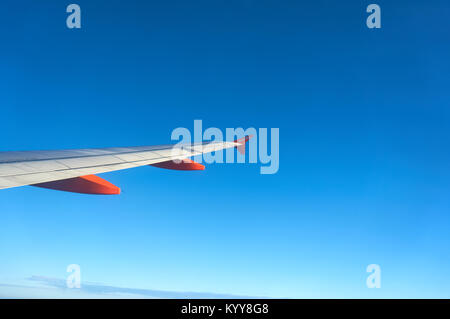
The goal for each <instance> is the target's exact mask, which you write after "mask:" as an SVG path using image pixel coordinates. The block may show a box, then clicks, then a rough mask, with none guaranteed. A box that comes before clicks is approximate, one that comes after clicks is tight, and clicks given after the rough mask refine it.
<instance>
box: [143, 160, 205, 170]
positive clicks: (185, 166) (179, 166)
mask: <svg viewBox="0 0 450 319" xmlns="http://www.w3.org/2000/svg"><path fill="white" fill-rule="evenodd" d="M149 166H155V167H159V168H165V169H174V170H178V171H202V170H204V169H205V166H204V165H202V164H200V163H197V162H194V161H193V160H190V159H188V158H186V159H184V160H181V161H180V162H179V163H176V162H174V161H167V162H161V163H155V164H150V165H149Z"/></svg>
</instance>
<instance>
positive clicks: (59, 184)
mask: <svg viewBox="0 0 450 319" xmlns="http://www.w3.org/2000/svg"><path fill="white" fill-rule="evenodd" d="M249 138H250V136H246V137H244V138H242V139H238V140H236V141H234V142H209V143H200V144H189V145H179V144H177V145H159V146H139V147H124V148H101V149H78V150H58V151H23V152H0V189H4V188H11V187H18V186H25V185H31V186H37V187H42V188H49V189H55V190H62V191H68V192H75V193H84V194H101V195H114V194H119V193H120V188H118V187H117V186H115V185H113V184H111V183H109V182H108V181H106V180H104V179H102V178H100V177H98V176H96V175H95V174H100V173H106V172H111V171H117V170H122V169H127V168H132V167H138V166H144V165H151V166H155V167H160V168H166V169H176V170H202V169H204V166H203V165H201V164H199V163H195V162H193V161H192V160H190V159H189V157H192V156H196V155H200V154H204V153H210V152H214V151H220V150H223V149H227V148H232V147H235V148H237V149H238V150H239V151H240V152H241V153H243V152H245V143H246V142H247V141H248V140H249Z"/></svg>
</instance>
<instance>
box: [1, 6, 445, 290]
mask: <svg viewBox="0 0 450 319" xmlns="http://www.w3.org/2000/svg"><path fill="white" fill-rule="evenodd" d="M372 2H373V1H372ZM372 2H370V1H252V0H245V1H238V0H235V1H219V0H214V1H210V0H208V1H206V0H205V1H197V0H195V1H185V0H183V1H173V0H169V1H146V2H144V1H111V0H108V1H92V0H89V1H84V0H83V1H81V0H77V1H76V3H78V4H79V5H80V6H81V9H82V29H81V30H69V29H67V28H66V26H65V19H66V16H67V14H66V12H65V8H66V6H67V5H68V4H69V3H70V2H66V1H22V0H18V1H7V2H5V3H2V6H1V7H2V9H1V10H0V26H1V28H0V43H1V47H0V48H1V50H0V107H1V115H2V117H1V119H2V120H1V124H2V125H1V126H0V134H1V136H2V139H0V150H2V151H8V150H36V149H66V148H88V147H109V146H133V145H152V144H165V143H170V133H171V131H172V130H173V129H174V128H176V127H180V126H183V127H187V128H192V125H193V121H194V119H202V120H203V124H204V126H205V127H209V126H215V127H218V128H221V129H225V128H227V127H239V126H242V127H250V126H252V127H257V128H259V127H279V128H280V170H279V172H278V173H277V174H275V175H260V174H259V165H255V164H235V165H227V164H213V165H208V166H207V168H206V170H205V171H203V172H175V171H167V170H162V169H157V168H153V167H142V168H137V169H132V170H125V171H120V172H114V173H108V174H104V175H102V177H104V178H106V179H108V180H109V181H111V182H112V183H114V184H116V185H118V186H119V187H121V188H122V191H123V193H122V194H121V195H120V196H115V197H114V196H113V197H101V196H86V195H78V194H70V193H64V192H56V191H49V190H44V189H36V188H32V187H22V188H15V189H8V190H2V191H0V283H1V282H2V281H3V282H10V283H11V282H12V283H14V282H15V280H17V281H20V280H22V279H24V278H28V277H30V276H32V275H38V276H48V277H52V278H62V279H64V278H65V277H66V276H67V273H66V267H67V265H69V264H72V263H75V264H79V265H80V266H81V271H82V280H83V281H90V282H99V283H105V284H108V285H112V286H118V287H130V288H142V289H157V290H168V291H197V292H210V293H226V294H238V295H250V296H271V297H376V298H378V297H447V298H448V297H450V276H449V269H450V254H449V245H450V232H449V229H450V196H449V194H450V148H449V142H450V125H449V122H450V102H449V101H450V99H449V98H450V91H449V90H448V88H449V74H450V60H449V56H450V42H449V41H448V39H450V19H448V13H449V10H450V6H449V4H448V1H411V0H409V1H406V0H405V1H379V0H377V1H376V3H378V4H379V5H380V6H381V10H382V28H381V29H380V30H369V29H367V27H366V26H365V19H366V17H367V15H368V14H367V13H366V12H365V8H366V6H367V5H368V4H370V3H372ZM372 263H375V264H379V265H380V266H381V270H382V288H381V289H368V288H366V285H365V280H366V277H367V275H368V274H367V273H366V271H365V270H366V267H367V265H368V264H372ZM8 289H13V288H12V287H8V286H4V287H0V292H1V293H2V294H3V295H8V293H9V292H10V290H8Z"/></svg>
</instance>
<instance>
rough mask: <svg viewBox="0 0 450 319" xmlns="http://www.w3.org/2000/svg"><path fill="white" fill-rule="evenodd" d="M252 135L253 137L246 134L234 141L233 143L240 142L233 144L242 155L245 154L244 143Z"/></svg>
mask: <svg viewBox="0 0 450 319" xmlns="http://www.w3.org/2000/svg"><path fill="white" fill-rule="evenodd" d="M252 137H253V135H246V136H245V137H243V138H240V139H238V140H235V141H234V142H235V143H241V145H238V146H235V147H236V148H237V150H238V151H239V153H241V154H242V155H244V154H245V144H246V143H247V142H248V140H249V139H251V138H252Z"/></svg>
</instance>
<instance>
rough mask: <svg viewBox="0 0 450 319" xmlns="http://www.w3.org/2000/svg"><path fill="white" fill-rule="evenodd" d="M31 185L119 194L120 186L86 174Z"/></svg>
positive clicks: (81, 192)
mask: <svg viewBox="0 0 450 319" xmlns="http://www.w3.org/2000/svg"><path fill="white" fill-rule="evenodd" d="M31 186H36V187H41V188H48V189H54V190H59V191H65V192H72V193H80V194H94V195H118V194H120V188H119V187H117V186H115V185H113V184H111V183H110V182H108V181H106V180H104V179H103V178H101V177H98V176H96V175H85V176H80V177H74V178H69V179H63V180H59V181H53V182H46V183H39V184H34V185H31Z"/></svg>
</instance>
